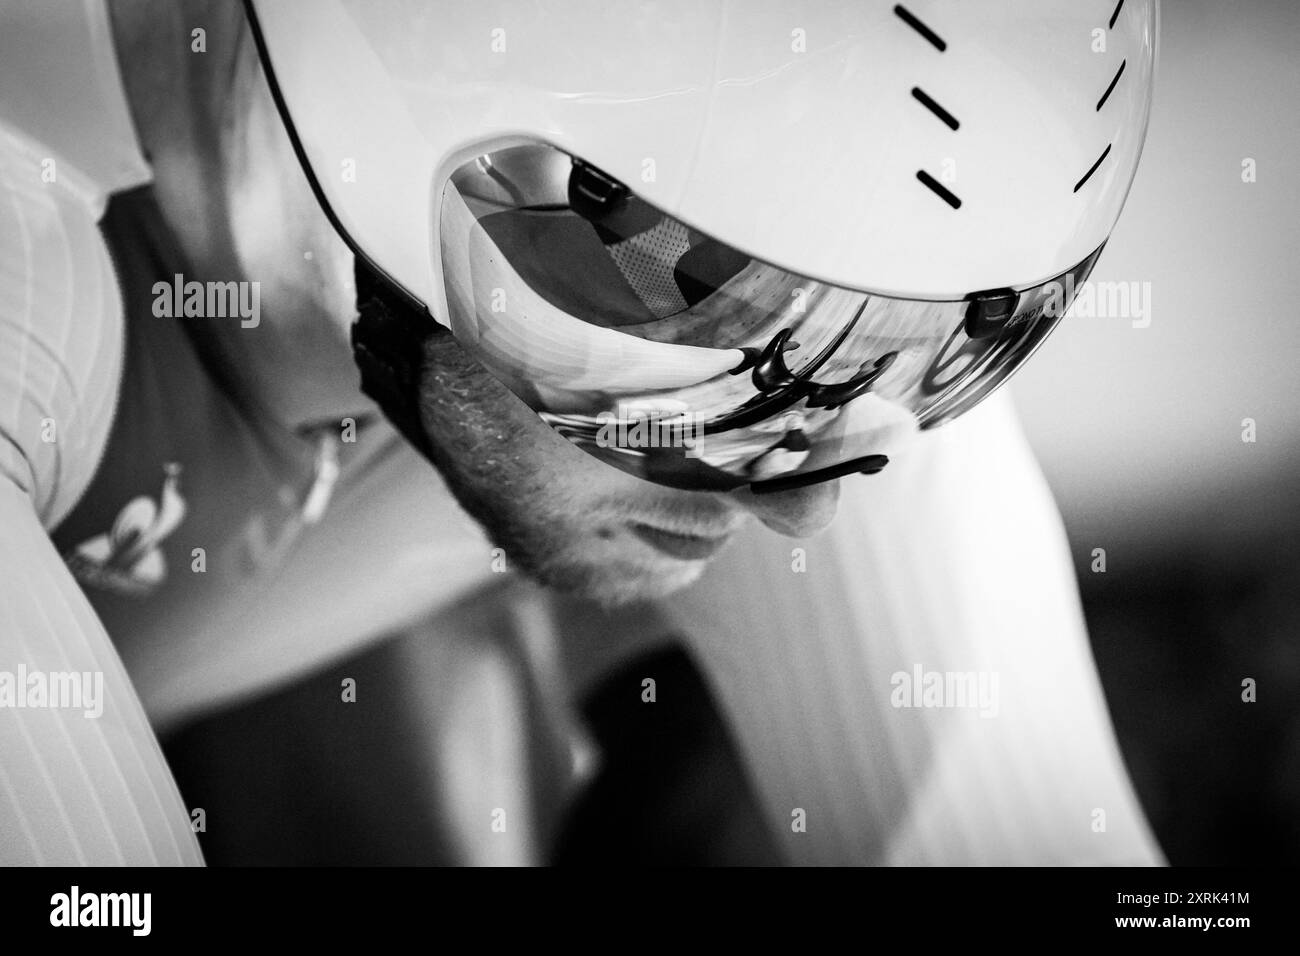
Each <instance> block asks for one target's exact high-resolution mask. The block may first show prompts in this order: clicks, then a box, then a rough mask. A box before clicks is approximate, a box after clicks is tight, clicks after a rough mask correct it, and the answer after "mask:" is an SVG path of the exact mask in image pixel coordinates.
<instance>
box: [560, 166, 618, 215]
mask: <svg viewBox="0 0 1300 956" xmlns="http://www.w3.org/2000/svg"><path fill="white" fill-rule="evenodd" d="M627 196H628V189H627V187H626V186H624V185H623V184H622V183H620V182H619V181H618V180H617V179H615V178H614V177H612V176H608V175H606V174H605V173H602V172H601V171H600V170H599V169H597V168H596V167H595V166H589V165H588V164H586V163H584V162H582V161H581V160H577V159H575V160H574V161H573V170H572V171H571V172H570V173H569V207H570V208H571V209H572V210H573V211H574V212H576V213H577V214H578V215H579V216H581V217H582V218H583V219H586V220H587V221H588V222H592V223H600V222H601V221H603V220H604V219H605V218H607V217H608V216H609V214H610V213H612V212H613V211H614V210H615V209H617V208H618V206H619V204H620V203H621V202H622V201H623V200H624V199H626V198H627Z"/></svg>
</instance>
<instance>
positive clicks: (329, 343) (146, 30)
mask: <svg viewBox="0 0 1300 956" xmlns="http://www.w3.org/2000/svg"><path fill="white" fill-rule="evenodd" d="M109 11H110V16H111V18H112V24H113V39H114V45H115V48H116V51H117V59H118V64H119V68H120V70H121V73H122V79H123V86H124V87H125V90H126V95H127V100H128V102H129V103H130V106H131V113H132V118H133V120H134V122H135V126H136V133H137V136H138V137H139V140H140V145H141V147H142V148H143V149H144V151H145V154H146V156H147V157H148V159H149V163H150V165H151V167H152V169H153V174H154V193H155V197H156V199H157V202H158V206H159V208H160V209H161V211H162V214H163V217H164V219H165V220H166V221H167V224H168V226H169V227H170V228H171V229H172V231H173V232H174V234H175V236H176V239H177V242H178V243H179V244H180V246H181V247H182V248H181V251H182V252H183V253H184V255H185V257H186V259H187V260H188V261H189V263H190V265H191V267H192V268H193V269H194V270H195V271H196V272H197V273H200V275H199V276H197V278H201V279H207V280H213V279H215V280H218V281H230V280H235V281H243V280H250V281H256V282H258V283H259V285H260V290H261V303H262V310H263V313H264V321H263V323H262V324H263V328H262V329H261V330H258V334H257V335H252V334H250V331H251V330H241V331H240V332H239V333H238V334H232V335H231V336H229V339H230V341H228V342H227V343H225V345H224V346H223V348H225V349H226V350H227V351H228V352H229V353H230V357H231V359H232V361H238V364H241V365H249V364H252V363H251V362H249V361H239V358H240V356H243V357H245V358H248V357H249V356H252V355H257V356H266V355H268V354H270V353H271V352H273V351H275V350H277V349H282V350H283V352H284V354H285V357H286V359H292V360H293V361H295V362H297V363H298V367H300V368H304V369H307V368H309V369H311V370H313V374H311V375H307V376H304V377H302V378H300V380H296V381H294V382H293V386H292V389H291V390H290V389H289V386H288V385H286V386H285V389H286V392H289V391H291V392H292V398H289V397H287V396H286V397H285V399H284V400H283V401H282V402H280V404H283V405H285V406H286V407H287V406H289V405H293V406H294V408H295V411H294V414H295V415H297V414H298V412H299V411H300V410H301V409H310V408H316V407H323V406H332V405H334V404H337V400H338V396H339V394H340V389H344V390H346V389H348V388H352V389H355V381H356V371H355V368H354V367H353V365H352V356H351V347H350V346H349V344H348V328H349V325H350V324H351V321H352V318H353V317H354V315H355V310H354V300H355V291H354V289H353V280H352V257H351V254H350V253H349V252H348V250H347V248H346V246H344V244H343V242H342V241H341V240H340V239H339V238H338V237H337V235H335V234H334V231H333V229H332V228H331V227H330V225H329V222H328V220H326V218H325V216H324V214H323V213H322V212H321V210H320V208H319V206H318V205H317V203H316V199H315V197H314V196H313V195H312V192H311V189H310V187H309V185H308V184H307V181H306V177H305V176H304V175H303V173H302V170H301V169H300V168H299V165H298V160H297V158H296V156H295V155H294V153H293V148H292V146H291V144H290V142H289V138H288V134H287V133H286V132H285V130H284V127H283V125H282V123H281V121H280V117H279V115H278V113H277V112H276V109H275V104H274V102H273V101H272V99H271V95H270V91H269V90H268V88H267V86H266V81H265V78H264V77H263V75H262V71H261V65H260V63H259V62H258V58H257V51H256V48H255V46H254V44H253V40H252V36H251V34H250V32H249V28H248V24H247V21H246V20H245V17H244V10H243V7H242V6H241V5H240V4H239V3H237V2H233V0H113V2H112V3H111V4H109ZM200 30H201V31H203V32H202V33H198V32H196V31H200ZM277 342H278V343H279V344H278V345H277V344H276V343H277ZM275 387H276V386H275V385H274V383H268V384H267V385H266V388H268V389H270V390H272V391H274V389H275ZM304 413H305V412H304Z"/></svg>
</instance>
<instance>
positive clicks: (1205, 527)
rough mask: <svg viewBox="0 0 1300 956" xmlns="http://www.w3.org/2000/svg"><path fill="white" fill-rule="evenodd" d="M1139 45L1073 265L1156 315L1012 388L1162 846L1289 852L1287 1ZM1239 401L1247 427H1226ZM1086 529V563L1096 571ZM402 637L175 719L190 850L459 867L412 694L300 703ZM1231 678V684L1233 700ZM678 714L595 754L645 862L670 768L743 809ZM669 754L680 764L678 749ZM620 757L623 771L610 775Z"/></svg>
mask: <svg viewBox="0 0 1300 956" xmlns="http://www.w3.org/2000/svg"><path fill="white" fill-rule="evenodd" d="M1161 42H1162V49H1161V63H1160V72H1159V74H1158V80H1157V87H1156V94H1155V107H1154V111H1153V119H1152V126H1151V131H1150V137H1149V140H1148V144H1147V147H1146V153H1145V158H1144V161H1143V164H1142V166H1141V168H1140V170H1139V173H1138V178H1137V181H1136V183H1135V185H1134V188H1133V192H1132V194H1131V197H1130V200H1129V204H1128V207H1127V208H1126V210H1125V213H1124V216H1123V218H1122V219H1121V222H1120V225H1119V228H1118V230H1117V231H1116V233H1115V235H1114V238H1113V239H1112V241H1111V242H1110V245H1109V246H1108V249H1107V251H1106V253H1105V254H1104V255H1103V257H1102V259H1101V262H1100V264H1099V266H1098V268H1097V270H1096V272H1095V273H1094V275H1093V279H1094V280H1095V281H1097V282H1135V283H1139V284H1143V283H1149V286H1144V288H1149V290H1150V300H1149V302H1148V303H1145V304H1146V305H1149V318H1150V323H1149V325H1145V327H1135V325H1134V321H1133V319H1132V318H1131V317H1109V318H1088V317H1079V316H1072V317H1071V318H1070V319H1069V320H1067V321H1066V322H1064V323H1063V324H1062V326H1061V327H1060V328H1059V330H1058V331H1057V332H1055V333H1054V335H1053V337H1052V338H1051V339H1049V340H1048V342H1047V344H1046V345H1045V346H1044V348H1043V350H1042V352H1041V353H1040V354H1039V356H1037V357H1036V358H1035V360H1034V361H1033V362H1031V363H1029V364H1028V366H1027V367H1026V368H1025V370H1024V371H1023V372H1022V373H1020V374H1019V376H1018V377H1017V380H1016V385H1015V389H1014V392H1015V397H1016V401H1017V405H1018V407H1019V409H1020V412H1021V416H1022V418H1023V420H1024V423H1025V428H1026V431H1027V432H1028V434H1029V436H1030V439H1031V441H1032V443H1033V445H1034V447H1035V449H1036V451H1037V453H1038V456H1039V458H1040V461H1041V462H1042V466H1043V469H1044V471H1045V472H1046V474H1047V477H1048V480H1049V482H1050V483H1051V485H1052V488H1053V490H1054V492H1055V494H1056V496H1057V500H1058V503H1059V505H1060V508H1061V511H1062V513H1063V515H1064V517H1065V521H1066V525H1067V529H1068V532H1069V535H1070V539H1071V543H1072V547H1073V553H1074V556H1075V560H1076V564H1077V568H1078V575H1079V584H1080V589H1081V592H1082V594H1083V597H1084V602H1085V608H1086V613H1087V617H1088V623H1089V628H1090V631H1091V637H1092V642H1093V649H1094V652H1095V655H1096V658H1097V663H1098V667H1099V669H1100V672H1101V677H1102V682H1103V685H1104V687H1105V690H1106V696H1107V700H1108V703H1109V706H1110V709H1111V714H1112V718H1113V720H1114V722H1115V726H1116V731H1117V734H1118V737H1119V741H1120V744H1121V748H1122V750H1123V753H1124V757H1125V760H1126V761H1127V764H1128V767H1129V770H1130V772H1131V774H1132V775H1133V779H1134V783H1135V785H1136V787H1137V790H1138V794H1139V797H1140V798H1141V800H1142V803H1143V806H1144V808H1145V809H1146V811H1147V814H1148V816H1149V819H1150V821H1151V824H1152V826H1153V828H1154V830H1155V832H1156V835H1157V838H1158V839H1159V842H1160V844H1161V846H1162V847H1163V849H1164V851H1165V853H1166V855H1167V856H1168V858H1169V860H1170V861H1171V862H1172V863H1174V864H1176V865H1188V864H1211V865H1214V864H1251V863H1266V864H1268V863H1290V864H1295V863H1297V862H1300V706H1297V704H1298V703H1300V533H1298V532H1300V467H1298V466H1300V403H1297V401H1296V398H1297V388H1296V386H1295V379H1294V372H1293V368H1294V365H1295V363H1296V362H1297V360H1300V314H1297V313H1300V309H1297V307H1296V304H1295V302H1294V301H1293V299H1292V296H1291V294H1290V292H1291V290H1290V288H1289V286H1290V283H1291V281H1292V280H1293V276H1294V274H1295V272H1296V265H1295V259H1296V256H1297V253H1298V252H1300V170H1298V169H1297V168H1296V165H1297V161H1296V157H1297V155H1300V120H1298V119H1297V115H1298V114H1297V112H1296V104H1297V103H1300V3H1296V2H1295V0H1243V2H1234V3H1222V2H1217V0H1167V2H1166V3H1165V4H1164V14H1163V26H1162V37H1161ZM1247 161H1253V164H1251V163H1247ZM1243 163H1247V165H1252V166H1253V171H1254V181H1253V182H1247V181H1243V172H1244V167H1243ZM1142 324H1144V323H1139V325H1142ZM1246 419H1251V420H1252V421H1253V423H1254V441H1243V433H1244V431H1245V430H1246V429H1247V428H1248V427H1249V426H1248V424H1247V423H1246V422H1245V420H1246ZM1098 548H1100V549H1104V550H1105V555H1106V570H1105V571H1104V572H1097V571H1094V570H1093V564H1094V550H1095V549H1098ZM422 653H423V651H422V650H421V645H420V642H419V638H418V636H414V637H408V638H403V639H400V640H397V641H394V642H390V643H388V644H386V645H382V646H380V647H379V648H377V649H375V650H372V651H370V652H368V653H366V654H363V655H361V656H359V657H357V658H354V659H352V660H349V661H347V662H344V663H343V664H341V665H340V666H338V667H335V668H331V669H330V670H329V671H328V672H327V673H323V674H319V675H316V676H315V677H313V678H311V679H308V680H306V681H302V682H300V683H299V684H296V685H295V686H293V687H291V688H287V689H285V690H283V691H282V692H280V693H278V694H275V695H272V696H269V697H266V698H264V699H262V700H259V701H256V702H253V703H251V704H248V705H246V706H243V707H239V708H236V709H233V710H230V711H227V712H224V713H222V714H220V715H217V716H214V717H210V718H207V719H205V720H202V721H200V722H198V723H195V724H192V725H190V726H189V727H187V728H185V729H184V730H182V731H180V732H178V733H174V734H172V735H171V736H169V737H168V738H167V739H166V740H165V741H164V745H165V748H166V750H167V755H168V758H169V760H170V761H171V763H172V766H173V768H174V769H175V772H176V776H177V780H178V783H179V784H180V787H181V790H182V793H183V794H184V796H185V799H186V801H187V803H188V804H189V805H190V806H203V807H205V808H206V809H207V812H208V814H209V817H210V818H220V819H224V820H227V821H229V820H239V821H240V825H239V826H238V827H231V826H229V825H226V826H223V827H221V828H219V829H217V828H214V829H213V830H212V831H210V832H209V833H206V834H202V835H201V839H202V841H203V846H204V852H205V854H206V856H207V859H208V862H209V863H211V864H222V863H268V864H269V863H429V862H440V861H450V860H454V859H456V858H457V855H458V851H457V848H456V847H454V846H450V845H447V844H442V843H439V842H438V837H437V833H438V827H437V826H436V825H435V823H436V820H437V818H438V814H439V812H440V807H439V803H438V800H439V797H438V793H439V790H438V788H437V787H435V786H432V785H431V783H430V781H429V780H428V779H427V777H428V767H427V766H425V765H424V764H423V763H422V761H421V760H420V758H419V755H418V752H419V743H420V741H419V738H418V734H417V731H416V730H415V729H414V728H415V727H416V726H417V725H418V723H419V721H418V720H416V719H413V714H412V713H411V712H410V709H409V708H410V705H407V704H403V703H401V702H400V700H399V698H400V695H398V694H390V695H382V696H383V697H385V698H387V699H385V700H380V699H377V698H376V697H374V696H373V695H372V696H370V697H369V698H367V702H366V706H365V707H364V708H363V709H362V710H361V711H359V712H356V711H352V712H349V713H350V716H349V717H348V718H347V719H344V718H342V717H338V716H335V717H333V718H330V717H325V716H323V715H324V714H335V715H337V714H340V713H341V712H342V710H343V709H341V708H324V709H322V708H320V707H318V706H313V702H318V701H319V700H321V699H324V698H326V697H328V698H331V699H336V698H337V694H338V688H339V682H340V679H341V677H342V676H343V675H347V676H351V677H354V678H357V679H358V682H359V684H361V685H363V686H375V683H376V682H380V683H381V685H384V684H386V685H392V686H397V685H399V684H400V683H401V682H402V681H403V679H404V675H405V674H407V673H409V671H410V669H411V668H412V667H418V666H420V665H419V660H418V659H419V657H420V655H421V654H422ZM659 653H661V654H663V655H665V656H664V658H663V659H662V660H661V662H660V666H664V667H678V668H681V669H682V671H683V673H684V674H686V673H688V672H689V669H690V665H689V662H687V661H685V660H683V659H681V658H679V657H678V656H675V655H674V653H673V652H672V651H671V650H670V649H665V650H662V651H660V652H659ZM1247 678H1251V679H1253V680H1254V681H1255V682H1256V684H1257V696H1258V700H1257V702H1256V703H1253V704H1248V703H1245V702H1243V700H1242V682H1243V680H1245V679H1247ZM620 679H624V678H623V677H621V676H619V675H615V677H614V678H611V680H615V681H617V680H620ZM699 696H700V699H701V700H702V701H703V700H705V699H706V695H705V694H703V693H701V694H700V695H699ZM588 715H589V717H590V718H591V719H592V725H593V728H594V731H593V732H594V734H595V735H596V736H597V737H598V738H600V739H601V743H602V744H603V745H604V746H605V748H606V750H607V751H608V752H611V753H613V752H614V749H615V747H616V745H617V742H618V741H619V740H623V741H624V742H625V743H626V742H627V741H634V740H636V734H637V728H636V726H635V722H634V721H635V718H634V717H632V716H630V715H628V714H619V713H618V712H617V709H616V708H613V707H612V706H611V705H610V704H609V703H608V700H606V699H603V698H602V697H601V694H600V693H596V694H594V695H593V696H592V698H591V701H590V702H589V706H588ZM358 717H359V718H360V719H358ZM672 733H673V734H674V735H676V736H674V737H673V738H672V739H661V740H659V742H658V746H659V747H660V752H661V754H662V756H663V759H662V760H661V761H658V762H655V761H650V762H646V761H644V760H640V761H638V762H636V763H637V765H638V766H639V767H640V769H639V770H637V771H632V770H630V769H629V770H622V769H620V767H619V763H618V761H617V759H613V760H611V761H609V764H610V765H611V766H612V768H613V771H612V772H613V777H614V779H612V780H610V779H606V780H604V781H603V787H604V789H603V790H602V791H601V792H602V793H605V794H607V795H611V796H610V799H626V798H627V795H628V794H638V795H639V797H638V799H639V800H640V801H641V802H642V805H641V807H640V808H639V809H637V810H636V811H635V812H637V813H639V814H640V816H639V817H638V819H639V820H640V827H639V829H638V830H637V832H638V833H639V834H640V837H639V839H640V840H641V842H642V847H641V849H642V856H643V857H644V858H656V856H655V854H656V850H657V851H658V852H659V853H660V855H661V856H664V857H670V858H672V859H675V860H678V861H696V857H695V856H693V855H692V854H693V853H695V852H696V851H695V850H694V849H693V848H692V845H691V840H690V836H691V832H690V829H689V827H688V826H687V827H683V826H682V825H680V821H681V819H682V818H681V817H680V816H679V817H677V820H678V821H679V824H678V825H677V826H673V827H669V826H666V825H665V824H664V822H663V820H664V813H663V812H662V811H663V809H664V807H665V806H666V805H670V804H671V802H672V793H671V792H670V790H669V789H668V788H667V787H666V785H665V783H664V781H666V780H669V779H678V780H686V781H691V782H692V785H693V786H694V789H695V792H696V793H699V792H701V791H703V792H707V793H709V794H711V796H710V798H709V799H712V800H715V801H718V802H719V803H720V805H726V806H727V807H728V808H729V812H731V810H733V809H734V808H739V809H738V810H735V813H736V818H737V819H738V820H742V821H743V819H744V818H745V814H747V813H749V812H750V807H749V804H748V802H747V800H748V797H747V795H746V793H744V792H743V790H734V791H733V790H730V789H728V784H727V781H730V780H734V779H738V778H739V777H740V776H741V775H740V774H738V773H734V772H732V771H731V770H729V769H728V768H734V761H735V757H734V752H733V750H732V748H731V746H730V742H729V740H728V739H727V736H726V734H725V733H724V732H722V731H721V729H720V727H719V724H718V720H717V714H716V712H715V711H713V710H711V709H710V708H709V707H708V706H707V704H705V703H702V704H701V705H700V707H699V709H698V711H697V712H695V713H693V714H688V715H684V716H683V717H682V720H681V723H680V726H678V727H676V728H674V729H673V730H672ZM404 740H405V742H406V743H407V744H408V745H409V746H405V747H403V746H402V745H401V744H402V742H403V741H404ZM642 752H644V751H642ZM682 753H689V754H691V755H692V756H691V758H690V761H689V765H688V766H681V765H679V764H674V763H673V760H674V759H675V758H673V757H672V755H673V754H682ZM632 772H636V773H639V774H641V776H640V778H639V779H637V780H628V779H622V780H619V779H617V776H618V774H619V773H632ZM673 775H676V776H675V777H674V776H673ZM702 784H707V786H702ZM588 804H590V805H581V804H580V805H577V806H576V807H575V810H574V818H575V819H576V820H577V821H578V822H577V823H571V827H572V829H571V832H570V833H569V834H568V836H567V837H565V838H564V839H563V840H561V845H563V846H565V847H567V848H568V849H567V850H566V854H567V857H566V858H568V859H581V858H583V856H584V854H588V853H590V852H591V849H590V847H588V846H587V843H586V838H585V837H584V835H583V834H584V823H583V821H595V820H598V819H599V815H600V814H601V813H602V812H608V808H607V807H605V808H602V807H601V806H600V805H599V801H596V802H595V803H592V801H588ZM656 805H657V809H656ZM706 810H707V807H703V808H697V813H699V812H704V811H706ZM421 823H427V824H428V825H427V826H425V825H419V824H421ZM738 825H739V824H738ZM587 829H594V830H597V831H598V829H599V827H596V826H595V825H594V823H591V824H590V825H589V826H587ZM413 833H418V834H422V836H421V837H419V838H418V839H416V838H413V836H412V834H413ZM422 841H423V842H422ZM623 849H624V850H626V851H627V852H628V853H629V854H630V853H631V852H632V850H631V848H623ZM748 852H749V854H750V855H749V856H748V857H747V858H745V859H742V860H734V859H733V860H731V862H770V861H771V860H770V858H769V854H768V851H767V849H766V848H763V847H750V848H749V851H748ZM699 861H700V862H705V861H706V860H703V859H700V860H699Z"/></svg>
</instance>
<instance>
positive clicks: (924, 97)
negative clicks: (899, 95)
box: [912, 86, 961, 130]
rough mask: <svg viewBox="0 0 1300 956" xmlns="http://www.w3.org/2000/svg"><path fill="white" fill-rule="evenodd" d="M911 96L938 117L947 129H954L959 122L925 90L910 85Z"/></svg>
mask: <svg viewBox="0 0 1300 956" xmlns="http://www.w3.org/2000/svg"><path fill="white" fill-rule="evenodd" d="M912 98H913V99H915V100H916V101H917V102H918V103H920V104H921V105H922V106H924V107H925V108H926V109H928V110H929V111H930V112H931V113H933V114H934V115H935V116H937V117H939V119H941V120H942V121H943V123H944V125H945V126H947V127H948V128H949V129H952V130H955V129H956V128H957V127H958V126H960V125H961V124H960V123H958V122H957V117H955V116H953V115H952V114H951V113H949V112H948V111H947V110H946V109H944V108H943V107H942V106H940V105H939V104H938V103H936V102H935V101H934V100H932V99H931V98H930V97H929V95H928V94H927V93H926V92H925V90H923V89H921V88H920V87H919V86H914V87H912Z"/></svg>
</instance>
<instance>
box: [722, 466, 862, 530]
mask: <svg viewBox="0 0 1300 956" xmlns="http://www.w3.org/2000/svg"><path fill="white" fill-rule="evenodd" d="M727 494H728V496H729V497H730V498H731V500H732V501H734V502H735V503H736V504H738V505H740V506H741V507H742V508H744V509H745V510H746V511H748V512H750V513H752V514H753V515H754V516H755V517H757V518H758V520H759V521H761V522H763V524H765V525H767V526H768V527H769V528H771V529H772V530H773V531H775V532H777V533H779V534H783V535H787V536H788V537H791V538H806V537H808V536H809V535H812V534H816V533H817V532H818V531H821V530H822V529H823V528H825V527H826V526H827V525H828V524H830V523H831V519H832V518H834V517H835V509H836V508H837V507H838V506H839V501H840V483H839V481H838V480H836V481H824V482H821V483H820V484H816V485H809V486H807V487H806V488H792V489H791V490H789V491H779V492H776V493H775V494H768V495H756V494H754V493H753V492H752V491H750V490H749V488H748V487H744V488H737V489H736V490H734V491H730V492H728V493H727Z"/></svg>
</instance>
